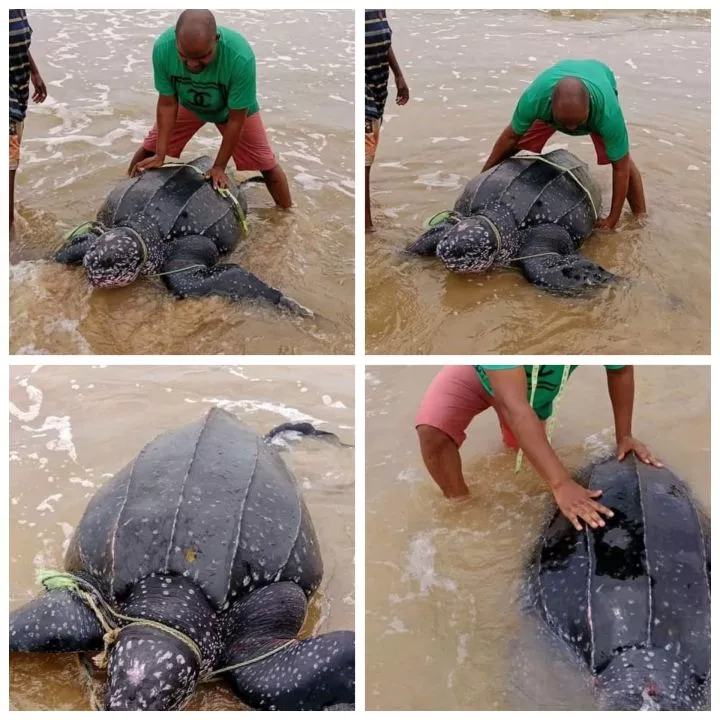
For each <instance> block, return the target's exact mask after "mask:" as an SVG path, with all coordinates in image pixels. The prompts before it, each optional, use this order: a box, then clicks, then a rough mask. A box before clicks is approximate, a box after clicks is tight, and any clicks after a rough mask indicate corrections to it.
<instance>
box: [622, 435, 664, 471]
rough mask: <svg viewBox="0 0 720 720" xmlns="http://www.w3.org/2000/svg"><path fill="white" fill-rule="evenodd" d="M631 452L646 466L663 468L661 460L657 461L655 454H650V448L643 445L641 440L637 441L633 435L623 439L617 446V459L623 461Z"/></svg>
mask: <svg viewBox="0 0 720 720" xmlns="http://www.w3.org/2000/svg"><path fill="white" fill-rule="evenodd" d="M631 452H633V453H635V454H636V455H637V456H638V458H640V460H641V461H642V462H644V463H645V464H646V465H654V466H655V467H662V466H663V464H662V463H661V462H660V461H659V460H656V459H655V458H654V457H653V454H652V453H651V452H650V448H649V447H648V446H647V445H645V444H644V443H641V442H640V441H639V440H636V439H635V438H634V437H632V436H631V435H628V436H626V437H624V438H621V440H620V442H619V443H618V444H617V459H618V460H623V459H624V458H625V457H626V456H627V454H628V453H631Z"/></svg>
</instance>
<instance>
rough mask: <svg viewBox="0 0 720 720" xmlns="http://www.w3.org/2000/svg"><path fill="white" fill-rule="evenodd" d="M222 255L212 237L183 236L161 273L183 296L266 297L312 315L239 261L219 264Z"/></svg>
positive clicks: (170, 251) (179, 295)
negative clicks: (244, 268)
mask: <svg viewBox="0 0 720 720" xmlns="http://www.w3.org/2000/svg"><path fill="white" fill-rule="evenodd" d="M219 257H220V255H219V253H218V250H217V247H216V246H215V243H214V242H213V241H212V240H210V239H209V238H206V237H202V236H200V235H190V236H187V237H183V238H179V239H178V240H176V241H175V242H173V243H172V244H171V246H170V247H169V248H168V251H167V257H166V259H165V264H164V265H163V268H162V270H161V273H160V274H161V275H162V279H163V281H164V282H165V285H166V286H167V287H168V289H169V290H170V292H172V293H173V294H174V295H176V296H177V297H180V298H187V297H207V296H208V295H219V296H220V297H225V298H227V299H228V300H265V301H266V302H269V303H271V304H273V305H278V306H279V307H282V308H284V309H285V310H288V311H290V312H292V313H293V314H296V315H302V316H309V315H312V312H311V311H310V310H308V309H307V308H305V307H303V306H302V305H300V303H298V302H296V301H295V300H292V299H291V298H289V297H287V296H285V295H283V294H282V293H281V292H280V291H279V290H276V289H275V288H273V287H270V285H268V284H266V283H265V282H263V281H262V280H261V279H260V278H259V277H257V276H256V275H253V274H252V273H249V272H247V270H243V269H242V268H241V267H240V266H239V265H234V264H230V263H223V264H217V261H218V259H219Z"/></svg>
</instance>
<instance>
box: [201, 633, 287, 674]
mask: <svg viewBox="0 0 720 720" xmlns="http://www.w3.org/2000/svg"><path fill="white" fill-rule="evenodd" d="M295 643H297V638H292V639H290V640H286V641H285V642H284V643H281V644H280V645H278V646H277V647H274V648H273V649H272V650H268V651H267V652H266V653H263V654H262V655H258V656H257V657H254V658H250V660H244V661H243V662H240V663H236V664H235V665H228V666H226V667H222V668H219V669H218V670H213V671H212V672H211V673H209V674H208V675H206V676H205V681H208V680H212V679H213V678H214V677H215V676H217V675H220V674H222V673H225V672H229V671H230V670H239V669H240V668H244V667H249V666H250V665H255V663H259V662H260V661H261V660H267V659H268V658H271V657H272V656H273V655H277V654H278V653H279V652H282V651H283V650H285V649H287V648H289V647H290V646H291V645H294V644H295Z"/></svg>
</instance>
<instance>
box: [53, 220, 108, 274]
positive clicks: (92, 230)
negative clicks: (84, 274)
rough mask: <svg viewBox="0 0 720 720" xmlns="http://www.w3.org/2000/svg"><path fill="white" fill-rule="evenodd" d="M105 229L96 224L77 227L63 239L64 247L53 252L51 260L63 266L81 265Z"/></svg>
mask: <svg viewBox="0 0 720 720" xmlns="http://www.w3.org/2000/svg"><path fill="white" fill-rule="evenodd" d="M106 229H107V228H105V227H104V226H103V225H102V224H101V223H97V222H87V223H84V224H83V225H78V227H76V228H75V229H74V230H72V231H71V232H70V233H69V234H68V236H67V237H66V238H65V243H64V245H63V246H62V247H61V248H60V249H59V250H57V251H56V252H55V254H54V255H53V260H54V261H55V262H58V263H62V264H63V265H82V262H83V259H84V258H85V253H86V252H87V251H88V250H89V249H90V247H91V246H92V244H93V243H94V242H95V240H97V239H98V238H99V237H100V236H101V235H102V234H103V233H104V232H105V230H106Z"/></svg>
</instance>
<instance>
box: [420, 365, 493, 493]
mask: <svg viewBox="0 0 720 720" xmlns="http://www.w3.org/2000/svg"><path fill="white" fill-rule="evenodd" d="M488 407H490V396H489V395H488V394H487V393H486V392H485V390H484V388H483V386H482V384H481V383H480V379H479V378H478V377H477V374H476V372H475V369H474V368H473V367H472V366H471V365H448V366H446V367H444V368H443V369H442V370H441V371H440V372H439V373H438V374H437V375H436V376H435V378H434V379H433V381H432V383H431V384H430V387H429V388H428V389H427V392H426V393H425V396H424V397H423V400H422V403H421V405H420V409H419V410H418V414H417V417H416V418H415V428H416V431H417V434H418V440H419V441H420V451H421V453H422V457H423V461H424V463H425V467H426V468H427V470H428V472H429V473H430V476H431V477H432V479H433V480H434V481H435V483H437V485H438V486H439V488H440V489H441V490H442V492H443V494H444V495H445V497H449V498H457V497H464V496H466V495H467V494H468V487H467V485H466V484H465V478H464V477H463V474H462V461H461V459H460V446H461V445H462V444H463V442H464V441H465V430H466V428H467V427H468V425H469V424H470V422H471V421H472V419H473V418H474V417H475V416H476V415H478V414H479V413H481V412H483V410H486V409H487V408H488Z"/></svg>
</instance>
